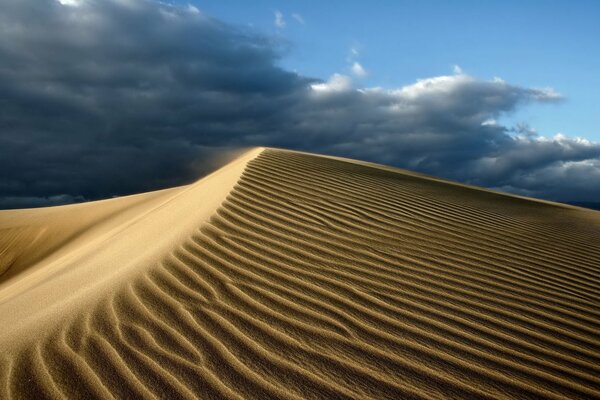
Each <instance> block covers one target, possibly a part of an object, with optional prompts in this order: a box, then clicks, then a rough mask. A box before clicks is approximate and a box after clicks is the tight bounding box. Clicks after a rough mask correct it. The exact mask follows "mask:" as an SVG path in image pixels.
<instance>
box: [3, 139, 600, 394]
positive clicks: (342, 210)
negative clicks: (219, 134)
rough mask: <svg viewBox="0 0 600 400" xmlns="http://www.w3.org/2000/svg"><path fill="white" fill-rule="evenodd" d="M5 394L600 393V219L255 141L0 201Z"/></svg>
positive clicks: (595, 214) (578, 211) (547, 204)
mask: <svg viewBox="0 0 600 400" xmlns="http://www.w3.org/2000/svg"><path fill="white" fill-rule="evenodd" d="M0 349H1V352H0V398H1V399H13V398H15V399H16V398H31V399H43V398H82V399H93V398H101V399H109V398H118V399H136V398H148V399H152V398H189V399H192V398H205V399H243V398H249V399H275V398H277V399H321V398H326V399H413V398H414V399H417V398H419V399H420V398H438V399H449V398H464V399H478V398H485V399H501V398H515V399H538V398H549V399H565V398H569V399H591V398H598V397H600V212H596V211H591V210H585V209H581V208H577V207H569V206H564V205H559V204H555V203H550V202H543V201H536V200H530V199H525V198H520V197H516V196H509V195H503V194H498V193H494V192H491V191H487V190H482V189H478V188H474V187H469V186H465V185H459V184H454V183H450V182H445V181H442V180H439V179H433V178H429V177H425V176H421V175H419V174H414V173H410V172H407V171H403V170H398V169H394V168H388V167H383V166H377V165H373V164H368V163H361V162H354V161H350V160H344V159H338V158H333V157H324V156H317V155H311V154H305V153H298V152H291V151H284V150H275V149H263V148H257V149H253V150H250V151H248V152H247V153H245V154H243V155H242V156H241V157H239V158H238V159H236V160H235V161H233V162H232V163H230V164H228V165H227V166H225V167H224V168H222V169H220V170H218V171H217V172H215V173H213V174H212V175H209V176H208V177H206V178H204V179H202V180H200V181H198V182H196V183H194V184H192V185H188V186H183V187H179V188H173V189H169V190H163V191H158V192H152V193H146V194H141V195H136V196H128V197H123V198H117V199H111V200H105V201H99V202H93V203H85V204H80V205H72V206H61V207H49V208H43V209H32V210H14V211H0Z"/></svg>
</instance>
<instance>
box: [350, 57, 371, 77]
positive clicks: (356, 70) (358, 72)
mask: <svg viewBox="0 0 600 400" xmlns="http://www.w3.org/2000/svg"><path fill="white" fill-rule="evenodd" d="M350 69H351V70H352V73H353V74H354V75H355V76H357V77H359V78H363V77H365V76H367V70H366V69H364V68H363V66H362V65H360V63H359V62H358V61H354V62H353V63H352V66H351V67H350Z"/></svg>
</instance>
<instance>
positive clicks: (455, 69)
mask: <svg viewBox="0 0 600 400" xmlns="http://www.w3.org/2000/svg"><path fill="white" fill-rule="evenodd" d="M452 72H454V74H456V75H462V74H463V70H462V68H461V67H460V65H456V64H455V65H454V66H453V67H452Z"/></svg>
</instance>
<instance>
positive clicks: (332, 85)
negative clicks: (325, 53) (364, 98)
mask: <svg viewBox="0 0 600 400" xmlns="http://www.w3.org/2000/svg"><path fill="white" fill-rule="evenodd" d="M310 87H311V88H312V90H314V91H315V92H319V93H331V92H345V91H348V90H350V89H351V88H352V79H351V78H350V77H349V76H346V75H341V74H333V75H332V76H331V78H329V80H328V81H327V82H323V83H315V84H312V85H311V86H310Z"/></svg>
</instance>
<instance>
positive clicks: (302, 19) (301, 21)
mask: <svg viewBox="0 0 600 400" xmlns="http://www.w3.org/2000/svg"><path fill="white" fill-rule="evenodd" d="M292 18H294V19H295V20H296V22H298V23H299V24H302V25H304V18H303V17H302V15H300V14H298V13H293V14H292Z"/></svg>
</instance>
